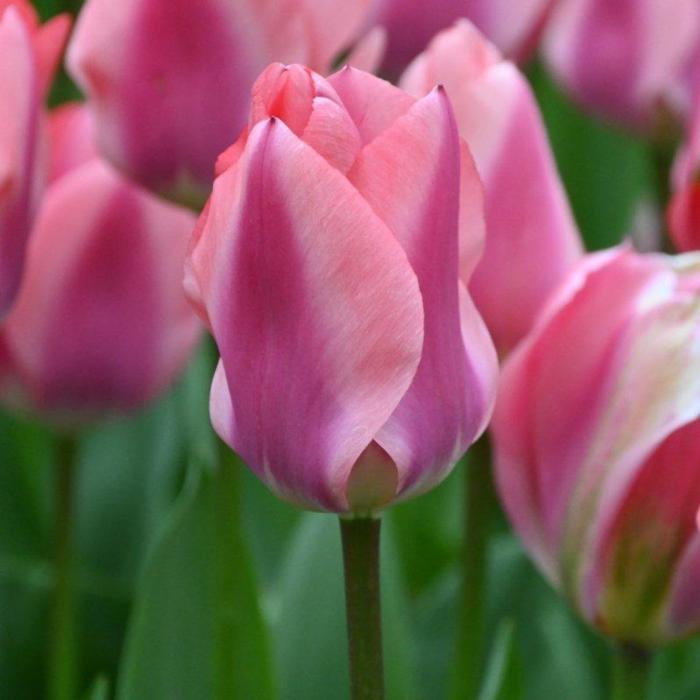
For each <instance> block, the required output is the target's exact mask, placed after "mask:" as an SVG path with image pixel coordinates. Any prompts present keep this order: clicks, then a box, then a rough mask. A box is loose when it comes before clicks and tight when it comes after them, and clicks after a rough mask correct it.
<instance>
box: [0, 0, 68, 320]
mask: <svg viewBox="0 0 700 700" xmlns="http://www.w3.org/2000/svg"><path fill="white" fill-rule="evenodd" d="M68 26H69V25H68V22H67V20H66V19H65V18H64V17H58V18H56V19H55V20H53V21H52V22H50V23H47V24H46V25H43V26H39V24H38V20H37V18H36V14H35V13H34V10H33V9H32V8H31V5H29V4H28V3H25V2H22V3H20V2H7V0H0V95H2V99H0V316H1V315H3V314H4V313H5V312H7V310H8V308H9V307H10V305H11V304H12V302H13V301H14V298H15V295H16V294H17V289H18V287H19V284H20V279H21V276H22V270H23V267H24V257H25V250H26V245H27V237H28V236H29V231H30V229H31V226H32V220H33V218H34V215H35V214H36V210H37V207H38V202H39V199H40V197H41V192H42V189H43V184H44V179H45V173H44V159H45V156H46V145H45V133H44V123H43V120H44V115H43V99H44V93H45V91H46V89H47V88H48V85H49V83H50V78H51V75H52V74H53V69H54V68H55V65H56V63H57V61H58V57H59V55H60V51H61V48H62V46H63V43H64V41H65V38H66V35H67V31H68Z"/></svg>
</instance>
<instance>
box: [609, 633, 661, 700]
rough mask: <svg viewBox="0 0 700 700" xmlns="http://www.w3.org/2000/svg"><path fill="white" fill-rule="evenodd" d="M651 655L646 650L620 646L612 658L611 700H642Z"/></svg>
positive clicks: (644, 693) (644, 695)
mask: <svg viewBox="0 0 700 700" xmlns="http://www.w3.org/2000/svg"><path fill="white" fill-rule="evenodd" d="M650 661H651V655H650V654H649V652H648V651H647V650H646V649H641V648H639V647H634V646H626V645H620V646H618V647H617V648H616V649H615V653H614V656H613V674H612V693H611V698H612V700H644V698H645V697H646V689H647V681H648V679H649V669H650V666H651V664H650Z"/></svg>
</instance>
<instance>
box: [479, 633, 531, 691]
mask: <svg viewBox="0 0 700 700" xmlns="http://www.w3.org/2000/svg"><path fill="white" fill-rule="evenodd" d="M514 632H515V626H514V624H513V621H512V620H503V622H501V624H500V625H499V628H498V630H497V632H496V637H495V639H494V642H493V648H492V649H491V653H490V656H489V659H488V663H487V666H486V675H485V677H484V681H483V684H482V686H481V691H480V692H479V700H519V699H520V698H522V697H523V682H522V669H521V667H520V660H519V658H518V654H517V649H516V643H515V633H514Z"/></svg>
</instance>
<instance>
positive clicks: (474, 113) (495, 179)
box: [401, 20, 582, 356]
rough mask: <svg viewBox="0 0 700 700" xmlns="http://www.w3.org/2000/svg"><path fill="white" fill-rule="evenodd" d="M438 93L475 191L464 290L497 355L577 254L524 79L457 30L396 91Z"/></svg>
mask: <svg viewBox="0 0 700 700" xmlns="http://www.w3.org/2000/svg"><path fill="white" fill-rule="evenodd" d="M436 82H439V83H442V84H443V85H444V86H445V88H446V90H447V93H448V95H449V96H450V99H451V101H452V105H453V106H454V109H455V114H456V119H457V125H458V127H459V132H460V135H461V136H462V138H463V139H464V140H465V141H466V142H467V144H468V145H469V148H470V150H471V152H472V153H473V155H474V159H475V161H476V165H477V168H478V171H479V174H480V175H481V179H482V180H483V183H484V189H485V203H486V228H487V235H486V246H485V249H484V255H483V257H482V258H481V260H480V262H479V264H478V266H477V268H476V271H475V272H474V275H473V276H472V278H471V281H469V279H468V278H466V277H463V279H464V281H465V284H466V283H468V284H469V289H470V292H471V293H472V295H473V297H474V301H475V303H476V306H477V308H478V309H479V311H480V313H481V314H482V316H483V317H484V320H485V321H486V325H487V326H488V328H489V331H490V333H491V335H492V337H493V339H494V341H495V343H496V347H497V348H498V350H499V353H500V354H501V355H502V356H504V355H506V354H507V353H508V352H509V351H510V350H511V349H512V348H513V347H514V346H515V345H516V343H517V342H518V341H519V340H520V339H521V338H522V337H523V336H524V335H525V334H526V333H527V332H528V331H529V329H530V328H531V327H532V325H533V323H534V320H535V318H536V316H537V314H538V313H539V311H540V309H541V308H542V306H543V304H544V302H545V301H546V300H547V298H548V297H549V295H550V294H551V292H552V290H553V289H554V288H555V287H556V286H557V285H558V284H559V283H560V282H561V280H562V279H563V277H564V276H565V275H566V273H567V271H568V270H569V268H570V267H571V265H572V264H573V263H574V262H575V261H576V260H577V259H578V258H579V257H580V255H581V254H582V247H581V242H580V239H579V235H578V232H577V229H576V226H575V224H574V221H573V217H572V215H571V211H570V209H569V205H568V202H567V200H566V196H565V193H564V190H563V187H562V185H561V182H560V179H559V176H558V174H557V170H556V166H555V163H554V159H553V157H552V154H551V151H550V148H549V144H548V142H547V135H546V131H545V128H544V125H543V123H542V119H541V117H540V114H539V111H538V109H537V104H536V101H535V98H534V96H533V94H532V91H531V89H530V87H529V85H528V82H527V80H526V79H525V77H524V76H523V75H522V74H521V73H520V71H519V70H518V69H517V68H516V67H515V66H514V65H513V64H512V63H510V62H507V61H504V60H503V58H502V57H501V55H500V54H499V52H498V50H497V49H496V48H495V47H494V46H492V45H491V44H490V43H489V42H488V41H486V40H485V39H484V38H483V37H482V36H481V35H480V34H479V32H478V31H477V30H476V29H475V28H474V27H473V26H472V25H471V24H470V23H469V22H467V21H466V20H460V21H459V22H457V23H456V24H455V26H454V27H452V28H451V29H449V30H446V31H444V32H441V33H440V34H438V35H437V36H436V37H435V38H434V39H433V41H432V42H431V43H430V45H429V47H428V49H427V50H426V51H425V52H424V53H423V54H421V55H420V56H419V57H418V58H417V59H416V60H415V61H414V62H413V63H412V64H411V66H409V68H408V70H407V71H406V72H405V74H404V76H403V78H402V79H401V87H403V88H404V89H405V90H406V91H407V92H410V93H411V94H413V95H416V96H419V95H424V94H425V93H426V92H428V91H429V90H430V88H431V86H432V85H434V84H435V83H436Z"/></svg>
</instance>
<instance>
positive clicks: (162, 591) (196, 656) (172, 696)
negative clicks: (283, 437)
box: [117, 464, 273, 700]
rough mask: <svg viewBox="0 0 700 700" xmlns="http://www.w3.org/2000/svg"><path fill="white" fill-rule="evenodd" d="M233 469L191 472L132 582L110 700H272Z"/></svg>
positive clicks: (238, 466) (267, 658)
mask: <svg viewBox="0 0 700 700" xmlns="http://www.w3.org/2000/svg"><path fill="white" fill-rule="evenodd" d="M241 468H242V467H241V465H240V464H237V465H230V464H226V465H222V467H221V468H220V469H219V470H218V471H217V472H216V473H215V474H210V473H209V472H206V471H203V470H202V471H200V470H195V471H193V476H192V477H191V479H190V480H189V481H188V483H187V485H186V487H185V490H184V492H183V494H182V497H181V499H180V500H179V502H178V503H177V504H176V506H175V507H174V509H173V512H172V513H171V515H170V518H169V519H168V522H167V524H166V526H165V528H164V530H163V532H162V533H161V537H160V539H159V541H158V543H157V545H156V547H155V549H154V551H153V553H152V556H151V558H150V561H149V563H148V566H147V568H146V572H145V575H144V578H143V581H142V583H141V586H140V588H139V592H138V596H137V600H136V606H135V610H134V613H133V616H132V620H131V623H130V627H129V632H128V636H127V643H126V649H125V653H124V662H123V665H122V668H121V671H120V675H119V682H118V686H117V697H118V698H119V699H120V700H142V699H143V698H152V699H153V700H161V699H162V700H202V699H203V698H207V699H209V698H221V699H222V700H224V698H225V699H226V700H236V698H241V699H242V700H249V699H251V698H256V700H257V699H258V698H259V699H260V700H265V699H266V698H272V697H273V690H272V688H273V684H272V673H271V669H270V664H269V654H268V649H267V640H266V633H265V629H264V624H263V620H262V617H261V614H260V609H259V604H258V598H257V591H256V588H255V583H254V575H253V571H252V567H251V564H250V558H249V555H248V553H247V550H246V546H245V542H244V541H243V538H242V536H241V531H240V523H239V522H238V518H239V513H238V502H237V501H238V495H239V494H238V488H239V485H238V481H239V478H240V475H239V474H238V473H237V471H238V470H239V469H241Z"/></svg>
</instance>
